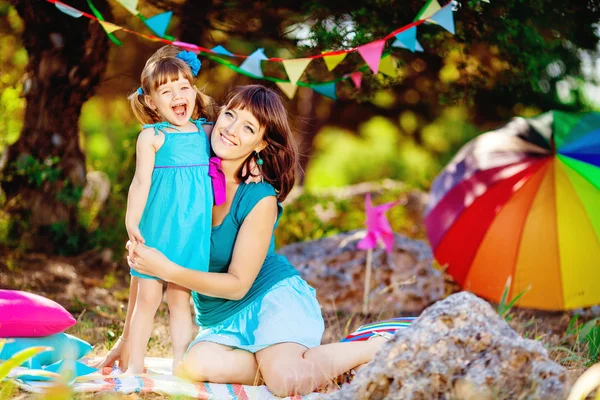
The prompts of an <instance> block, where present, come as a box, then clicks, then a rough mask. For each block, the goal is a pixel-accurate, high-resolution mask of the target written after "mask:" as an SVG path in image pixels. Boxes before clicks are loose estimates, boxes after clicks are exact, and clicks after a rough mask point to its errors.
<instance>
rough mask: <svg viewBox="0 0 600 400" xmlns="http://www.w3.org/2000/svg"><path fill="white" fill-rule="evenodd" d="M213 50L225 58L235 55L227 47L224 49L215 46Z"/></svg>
mask: <svg viewBox="0 0 600 400" xmlns="http://www.w3.org/2000/svg"><path fill="white" fill-rule="evenodd" d="M211 50H212V51H214V52H215V53H217V54H223V55H224V56H232V55H233V53H232V52H230V51H229V50H227V49H226V48H225V47H223V46H221V45H218V46H215V47H213V48H212V49H211Z"/></svg>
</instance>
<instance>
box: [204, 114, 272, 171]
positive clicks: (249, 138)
mask: <svg viewBox="0 0 600 400" xmlns="http://www.w3.org/2000/svg"><path fill="white" fill-rule="evenodd" d="M264 136H265V128H264V127H262V126H260V124H259V123H258V120H257V119H256V118H255V117H254V115H253V114H252V113H251V112H250V111H248V110H245V109H241V108H228V107H227V108H225V109H224V110H223V111H221V113H220V114H219V118H218V119H217V122H216V123H215V127H214V129H213V131H212V134H211V139H210V142H211V146H212V149H213V151H214V152H215V154H216V155H217V156H218V157H219V158H221V159H223V160H238V159H239V160H244V159H246V157H248V155H249V154H250V153H252V152H253V151H260V150H262V149H264V148H265V147H266V144H267V143H266V142H265V141H264V140H263V139H264Z"/></svg>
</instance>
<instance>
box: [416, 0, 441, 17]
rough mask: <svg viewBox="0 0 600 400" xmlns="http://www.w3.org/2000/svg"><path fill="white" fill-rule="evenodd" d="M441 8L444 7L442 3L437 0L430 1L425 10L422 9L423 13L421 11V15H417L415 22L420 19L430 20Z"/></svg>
mask: <svg viewBox="0 0 600 400" xmlns="http://www.w3.org/2000/svg"><path fill="white" fill-rule="evenodd" d="M441 8H442V6H440V3H438V1H437V0H430V1H429V2H427V4H425V5H424V6H423V8H421V11H419V13H418V14H417V17H416V18H415V21H418V20H420V19H429V17H431V16H432V15H433V14H435V13H436V12H438V11H439V10H440V9H441ZM428 22H433V21H428Z"/></svg>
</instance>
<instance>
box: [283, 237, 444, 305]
mask: <svg viewBox="0 0 600 400" xmlns="http://www.w3.org/2000/svg"><path fill="white" fill-rule="evenodd" d="M365 235H366V231H365V230H354V231H350V232H345V233H341V234H338V235H334V236H330V237H327V238H324V239H319V240H313V241H307V242H300V243H294V244H291V245H288V246H285V247H283V248H281V249H280V250H279V251H278V252H279V253H280V254H283V255H285V256H286V257H287V258H288V259H289V260H290V262H291V263H292V264H293V265H294V266H295V267H296V268H297V269H298V271H300V274H301V275H302V277H303V278H304V279H305V280H306V281H307V282H308V283H309V284H310V285H311V286H313V287H314V288H315V289H316V290H317V297H318V298H319V302H320V304H321V306H322V307H323V310H324V311H331V312H337V311H340V310H343V311H345V312H350V313H351V312H357V313H358V312H361V310H362V298H363V290H364V289H363V288H364V282H365V281H364V280H365V265H366V256H367V252H366V251H364V250H357V249H356V244H357V243H358V241H359V240H360V239H361V238H363V237H364V236H365ZM432 262H433V258H432V254H431V249H430V248H429V245H428V244H427V243H425V242H423V241H419V240H413V239H409V238H407V237H404V236H402V235H399V234H396V235H395V243H394V251H393V253H392V254H391V257H389V258H388V256H387V254H386V252H385V250H384V249H383V248H378V249H375V250H374V251H373V273H372V277H373V282H372V283H371V294H370V300H369V301H370V304H372V305H374V306H373V308H372V310H373V311H376V312H377V313H381V312H384V311H391V312H393V313H394V314H396V315H398V314H400V313H413V314H414V313H419V312H421V311H422V310H423V309H424V308H425V307H427V306H428V305H430V304H432V303H433V302H435V301H437V300H440V299H442V298H443V296H444V277H443V274H442V273H441V272H440V271H438V270H436V269H434V268H433V267H432ZM375 305H376V306H375Z"/></svg>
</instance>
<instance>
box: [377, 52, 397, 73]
mask: <svg viewBox="0 0 600 400" xmlns="http://www.w3.org/2000/svg"><path fill="white" fill-rule="evenodd" d="M379 72H381V73H383V74H384V75H387V76H389V77H392V78H396V77H397V76H398V70H397V67H396V60H394V58H393V57H392V56H391V55H389V54H388V55H387V56H385V57H383V58H382V59H381V61H379Z"/></svg>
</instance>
